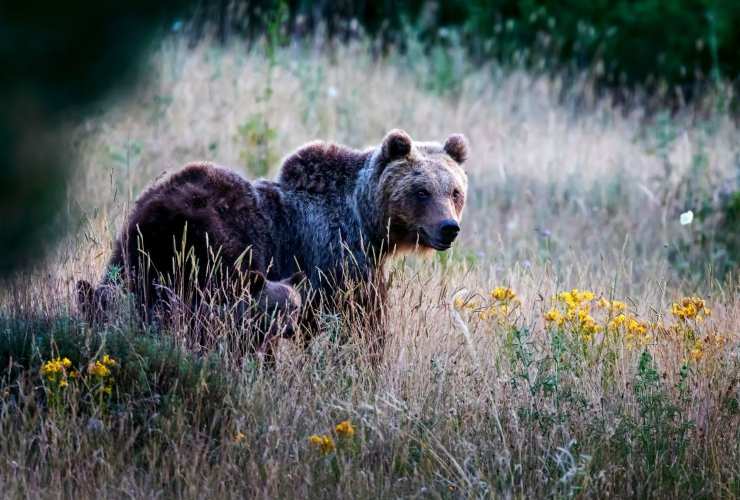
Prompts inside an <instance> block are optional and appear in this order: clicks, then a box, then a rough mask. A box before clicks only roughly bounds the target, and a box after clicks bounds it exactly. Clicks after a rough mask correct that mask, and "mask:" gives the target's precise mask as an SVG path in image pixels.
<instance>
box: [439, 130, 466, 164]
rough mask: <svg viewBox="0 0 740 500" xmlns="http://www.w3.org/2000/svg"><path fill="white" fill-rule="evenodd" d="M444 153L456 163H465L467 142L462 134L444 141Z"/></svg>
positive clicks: (453, 135) (454, 135)
mask: <svg viewBox="0 0 740 500" xmlns="http://www.w3.org/2000/svg"><path fill="white" fill-rule="evenodd" d="M444 149H445V153H447V154H448V155H450V158H452V159H453V160H455V161H456V162H457V163H465V160H467V159H468V140H467V139H466V138H465V136H464V135H462V134H452V135H451V136H449V137H448V138H447V140H446V141H445V146H444Z"/></svg>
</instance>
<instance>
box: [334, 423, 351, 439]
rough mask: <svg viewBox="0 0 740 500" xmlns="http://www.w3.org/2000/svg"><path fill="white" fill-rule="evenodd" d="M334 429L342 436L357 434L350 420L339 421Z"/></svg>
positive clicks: (348, 436) (347, 436) (349, 436)
mask: <svg viewBox="0 0 740 500" xmlns="http://www.w3.org/2000/svg"><path fill="white" fill-rule="evenodd" d="M334 430H335V431H336V432H337V434H338V435H339V436H341V437H346V438H351V437H352V436H354V435H355V428H354V427H353V426H352V422H350V421H349V420H344V421H342V422H339V423H338V424H337V425H336V427H334Z"/></svg>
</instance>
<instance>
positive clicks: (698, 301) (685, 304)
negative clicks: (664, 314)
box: [671, 297, 712, 321]
mask: <svg viewBox="0 0 740 500" xmlns="http://www.w3.org/2000/svg"><path fill="white" fill-rule="evenodd" d="M671 314H673V316H674V317H676V318H678V319H679V320H681V321H687V320H690V319H696V320H697V321H703V320H704V318H705V317H706V316H711V314H712V310H711V309H709V308H708V307H707V306H706V304H705V302H704V299H702V298H700V297H684V298H683V299H682V300H681V302H674V303H673V305H672V306H671Z"/></svg>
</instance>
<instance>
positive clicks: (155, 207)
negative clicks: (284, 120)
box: [109, 130, 468, 319]
mask: <svg viewBox="0 0 740 500" xmlns="http://www.w3.org/2000/svg"><path fill="white" fill-rule="evenodd" d="M467 156H468V147H467V142H466V140H465V138H464V137H463V136H462V135H460V134H454V135H451V136H449V137H448V138H447V140H446V141H445V143H444V144H439V143H435V142H415V141H412V139H411V137H410V136H409V135H408V134H407V133H406V132H404V131H402V130H393V131H391V132H389V133H388V134H387V135H386V137H385V138H384V139H383V142H382V144H380V145H379V146H377V147H373V148H369V149H367V150H365V151H358V150H353V149H350V148H347V147H344V146H340V145H336V144H329V143H323V142H315V143H311V144H308V145H306V146H303V147H301V148H300V149H298V150H297V151H296V152H295V153H293V154H292V155H290V156H288V157H287V158H286V159H285V160H284V163H283V165H282V167H281V169H280V172H279V175H278V179H277V181H276V182H272V181H267V180H258V181H251V182H250V181H248V180H246V179H244V178H243V177H241V176H239V175H238V174H236V173H235V172H232V171H230V170H227V169H225V168H222V167H218V166H216V165H213V164H210V163H195V164H190V165H187V166H186V167H184V168H183V169H181V170H179V171H177V172H175V173H173V174H170V175H167V176H165V177H164V178H162V179H160V180H158V181H156V182H155V183H154V184H153V185H152V186H151V187H150V188H148V189H147V190H145V191H144V193H143V194H142V195H141V196H140V197H139V198H138V200H137V201H136V203H135V206H134V208H133V211H132V213H131V215H130V217H129V218H128V221H127V224H126V226H125V227H124V230H123V231H122V233H121V236H120V237H119V238H118V240H117V241H116V245H115V249H114V252H113V256H112V258H111V261H110V264H109V270H110V269H120V270H122V271H123V276H124V278H125V279H126V282H127V283H128V284H129V287H131V289H132V290H137V291H138V292H137V294H138V295H137V296H138V298H139V303H140V304H141V305H142V309H143V310H144V311H148V310H150V309H151V307H153V306H155V305H156V303H157V301H158V300H160V299H161V297H159V295H158V291H157V290H158V286H160V285H161V281H162V280H163V279H165V280H166V277H167V275H168V274H171V273H172V268H173V264H172V263H173V258H174V255H175V249H182V250H183V251H184V252H187V248H192V254H190V255H191V256H194V257H196V259H191V260H189V262H195V261H196V260H197V261H198V262H200V264H199V265H193V267H192V269H191V270H192V275H193V276H195V278H196V279H197V282H198V284H199V286H205V285H207V284H208V282H209V281H211V280H214V279H216V280H218V279H223V277H224V276H226V278H228V277H229V276H230V275H231V273H234V272H237V271H238V272H242V273H243V272H247V271H261V272H264V273H265V275H266V276H267V278H268V279H270V280H280V279H285V278H287V277H289V276H291V275H292V274H293V273H295V272H298V271H303V272H304V273H305V274H306V277H307V280H308V282H309V284H310V285H311V288H312V289H313V290H314V291H317V292H318V293H317V294H315V295H314V296H313V298H312V299H311V302H312V304H313V303H314V302H317V301H319V300H323V299H324V298H328V299H329V300H327V301H326V302H324V303H327V304H329V306H331V305H332V304H333V301H332V300H331V297H335V296H336V295H337V294H338V293H339V294H342V293H343V292H346V291H347V290H348V289H350V288H351V287H353V286H354V285H353V284H357V283H359V284H361V285H362V284H366V285H369V286H367V287H359V288H358V289H359V290H360V295H361V297H358V298H359V299H361V300H360V302H361V303H362V302H364V303H367V304H369V305H370V307H371V309H373V310H374V311H375V313H379V312H381V308H380V305H382V301H383V294H384V281H383V264H384V262H385V260H386V258H387V257H388V256H389V255H392V254H394V253H397V252H404V251H424V250H432V249H435V250H446V249H448V248H449V247H450V246H451V245H452V243H453V241H454V240H455V238H456V237H457V235H458V233H459V231H460V225H459V224H460V220H461V217H462V212H463V208H464V205H465V196H466V192H467V176H466V174H465V171H464V170H463V168H462V164H463V163H464V162H465V161H466V159H467ZM183 241H184V242H185V244H182V243H181V242H183ZM209 260H212V261H215V262H218V263H220V264H225V265H224V266H220V267H219V269H218V270H217V271H216V272H215V273H214V268H213V266H210V265H205V264H203V262H206V261H209ZM214 276H215V278H214ZM344 295H345V296H346V294H344ZM376 319H377V318H376Z"/></svg>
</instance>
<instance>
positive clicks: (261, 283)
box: [249, 271, 267, 295]
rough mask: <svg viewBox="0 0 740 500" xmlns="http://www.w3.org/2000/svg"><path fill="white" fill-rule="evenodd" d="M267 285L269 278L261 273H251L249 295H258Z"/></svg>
mask: <svg viewBox="0 0 740 500" xmlns="http://www.w3.org/2000/svg"><path fill="white" fill-rule="evenodd" d="M265 283H267V278H265V275H264V274H262V273H261V272H259V271H251V272H250V273H249V293H250V294H251V295H257V294H259V293H260V292H262V289H263V288H265Z"/></svg>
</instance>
